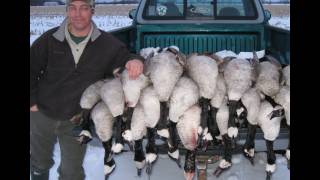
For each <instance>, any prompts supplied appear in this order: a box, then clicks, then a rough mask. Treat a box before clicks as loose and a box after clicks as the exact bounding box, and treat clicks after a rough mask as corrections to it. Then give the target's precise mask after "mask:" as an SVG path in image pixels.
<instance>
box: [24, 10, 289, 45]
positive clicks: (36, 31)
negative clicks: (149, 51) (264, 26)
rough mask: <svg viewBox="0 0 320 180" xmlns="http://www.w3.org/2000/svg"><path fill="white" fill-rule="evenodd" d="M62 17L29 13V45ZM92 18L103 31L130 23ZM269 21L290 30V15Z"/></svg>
mask: <svg viewBox="0 0 320 180" xmlns="http://www.w3.org/2000/svg"><path fill="white" fill-rule="evenodd" d="M63 19H64V16H63V15H30V45H31V44H32V43H33V42H34V40H35V39H37V38H38V37H39V36H40V35H41V34H42V33H44V32H45V31H47V30H48V29H51V28H53V27H56V26H59V25H60V23H61V22H62V21H63ZM93 20H94V22H95V23H96V24H97V26H98V27H99V28H101V29H103V30H105V31H110V30H112V29H116V28H120V27H125V26H129V25H131V23H132V20H131V19H130V18H128V17H127V16H94V17H93ZM269 23H270V24H271V25H273V26H277V27H280V28H284V29H289V30H290V16H283V17H272V18H271V19H270V21H269Z"/></svg>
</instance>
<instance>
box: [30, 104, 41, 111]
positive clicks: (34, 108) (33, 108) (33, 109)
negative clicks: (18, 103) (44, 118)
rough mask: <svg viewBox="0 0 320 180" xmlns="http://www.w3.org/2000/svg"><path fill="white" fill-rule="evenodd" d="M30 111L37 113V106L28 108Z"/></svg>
mask: <svg viewBox="0 0 320 180" xmlns="http://www.w3.org/2000/svg"><path fill="white" fill-rule="evenodd" d="M30 111H31V112H37V111H39V109H38V106H37V105H33V106H32V107H31V108H30Z"/></svg>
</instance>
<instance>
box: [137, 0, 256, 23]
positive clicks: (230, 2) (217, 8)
mask: <svg viewBox="0 0 320 180" xmlns="http://www.w3.org/2000/svg"><path fill="white" fill-rule="evenodd" d="M143 18H144V19H150V20H177V19H181V20H183V19H217V20H254V19H257V18H258V15H257V9H256V7H255V4H254V2H253V0H150V1H147V2H146V5H145V7H144V11H143Z"/></svg>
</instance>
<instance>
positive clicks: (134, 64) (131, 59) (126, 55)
mask: <svg viewBox="0 0 320 180" xmlns="http://www.w3.org/2000/svg"><path fill="white" fill-rule="evenodd" d="M143 62H144V58H143V57H141V56H139V55H136V54H132V53H130V52H129V51H128V49H127V48H126V47H125V46H123V47H121V48H120V49H119V50H118V52H117V55H116V57H115V62H114V66H113V70H115V69H116V68H119V67H125V68H126V69H127V70H128V73H129V77H130V78H131V79H136V78H137V77H138V76H139V75H140V74H141V73H142V72H143Z"/></svg>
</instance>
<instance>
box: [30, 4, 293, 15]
mask: <svg viewBox="0 0 320 180" xmlns="http://www.w3.org/2000/svg"><path fill="white" fill-rule="evenodd" d="M264 6H265V8H266V9H268V10H269V11H270V12H271V14H272V16H290V5H264ZM134 8H137V4H123V5H116V4H115V5H97V6H96V12H95V14H96V15H102V16H103V15H119V16H128V13H129V11H130V10H131V9H134ZM65 12H66V9H65V6H51V7H46V6H31V7H30V15H36V14H41V15H53V14H54V15H64V14H65Z"/></svg>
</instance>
